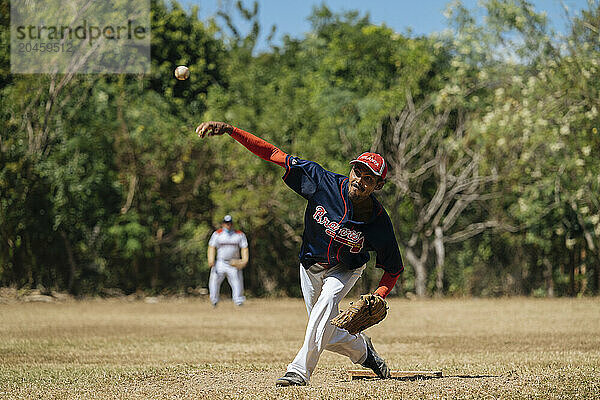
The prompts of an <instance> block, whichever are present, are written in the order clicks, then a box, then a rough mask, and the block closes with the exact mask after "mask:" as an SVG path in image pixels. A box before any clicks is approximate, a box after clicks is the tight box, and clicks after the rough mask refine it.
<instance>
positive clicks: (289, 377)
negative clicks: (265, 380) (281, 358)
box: [275, 372, 306, 386]
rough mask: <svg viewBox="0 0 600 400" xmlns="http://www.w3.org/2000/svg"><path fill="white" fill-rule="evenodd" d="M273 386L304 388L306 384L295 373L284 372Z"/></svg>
mask: <svg viewBox="0 0 600 400" xmlns="http://www.w3.org/2000/svg"><path fill="white" fill-rule="evenodd" d="M275 386H306V382H305V381H304V379H302V377H301V376H300V375H298V374H297V373H295V372H286V373H285V375H284V376H282V377H281V378H279V379H277V380H276V381H275Z"/></svg>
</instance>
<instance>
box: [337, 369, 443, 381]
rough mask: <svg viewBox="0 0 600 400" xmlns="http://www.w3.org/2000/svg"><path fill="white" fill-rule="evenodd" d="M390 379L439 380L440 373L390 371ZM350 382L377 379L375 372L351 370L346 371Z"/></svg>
mask: <svg viewBox="0 0 600 400" xmlns="http://www.w3.org/2000/svg"><path fill="white" fill-rule="evenodd" d="M390 374H391V375H392V378H394V379H419V378H424V379H429V378H441V377H442V371H398V370H392V371H390ZM348 376H349V377H350V380H355V379H364V378H377V375H375V372H373V371H371V370H366V369H351V370H349V371H348Z"/></svg>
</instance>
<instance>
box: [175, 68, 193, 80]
mask: <svg viewBox="0 0 600 400" xmlns="http://www.w3.org/2000/svg"><path fill="white" fill-rule="evenodd" d="M189 77H190V69H189V68H188V67H186V66H184V65H180V66H179V67H177V68H175V78H177V79H179V80H180V81H185V80H186V79H187V78H189Z"/></svg>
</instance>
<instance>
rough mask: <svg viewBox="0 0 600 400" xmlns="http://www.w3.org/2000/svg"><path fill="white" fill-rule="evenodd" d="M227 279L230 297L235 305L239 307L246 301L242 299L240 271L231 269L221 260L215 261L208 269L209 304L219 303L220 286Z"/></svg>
mask: <svg viewBox="0 0 600 400" xmlns="http://www.w3.org/2000/svg"><path fill="white" fill-rule="evenodd" d="M225 277H227V282H229V286H231V297H232V300H233V302H234V304H236V305H238V306H239V305H241V304H243V303H244V301H246V298H245V297H244V277H243V275H242V270H241V269H237V268H236V267H233V266H231V265H229V264H228V263H226V262H225V261H222V260H217V261H216V262H215V265H214V266H213V267H212V268H211V269H210V277H209V279H208V290H209V292H210V302H211V303H212V304H217V303H218V302H219V292H220V291H221V284H222V283H223V280H224V279H225Z"/></svg>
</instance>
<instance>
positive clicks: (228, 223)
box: [222, 222, 233, 230]
mask: <svg viewBox="0 0 600 400" xmlns="http://www.w3.org/2000/svg"><path fill="white" fill-rule="evenodd" d="M222 226H223V228H225V229H228V230H231V228H232V227H233V222H223V225H222Z"/></svg>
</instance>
